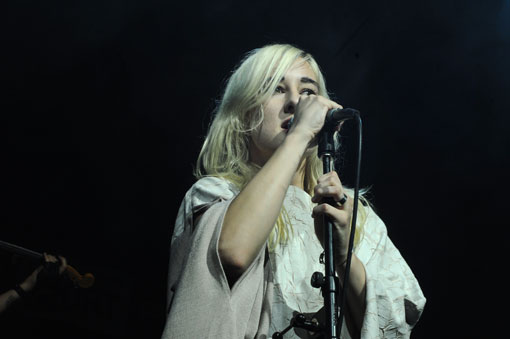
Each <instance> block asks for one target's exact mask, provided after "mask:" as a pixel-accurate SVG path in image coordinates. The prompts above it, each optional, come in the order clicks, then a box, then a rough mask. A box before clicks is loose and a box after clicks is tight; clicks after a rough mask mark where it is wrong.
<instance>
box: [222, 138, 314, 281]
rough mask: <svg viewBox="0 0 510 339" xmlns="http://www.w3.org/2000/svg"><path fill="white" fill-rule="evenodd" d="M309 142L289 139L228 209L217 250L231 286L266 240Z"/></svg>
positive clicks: (300, 139) (304, 139) (301, 139)
mask: <svg viewBox="0 0 510 339" xmlns="http://www.w3.org/2000/svg"><path fill="white" fill-rule="evenodd" d="M308 142H309V140H307V139H306V138H305V137H303V136H301V135H299V134H297V135H288V136H287V137H286V138H285V140H284V142H283V144H282V145H281V146H280V147H279V148H278V149H277V150H276V152H275V153H274V154H273V156H272V157H271V158H270V159H269V160H268V162H267V163H266V164H265V165H264V166H263V167H262V169H261V170H260V171H259V172H258V173H257V174H256V175H255V177H254V178H253V179H252V180H251V181H250V183H249V184H248V185H247V186H246V187H245V188H244V189H243V190H242V191H241V193H239V195H238V196H237V197H236V198H235V199H234V201H233V202H232V203H231V205H230V206H229V208H228V210H227V212H226V214H225V219H224V221H223V229H222V232H221V235H220V239H219V245H218V246H219V254H220V258H221V260H222V264H223V266H224V268H225V273H226V274H227V278H228V280H229V283H230V284H231V285H232V284H233V283H234V282H235V281H236V280H237V278H239V277H240V276H241V274H242V273H243V272H244V271H245V270H246V269H247V268H248V266H249V265H250V264H251V262H252V261H253V260H254V259H255V257H256V256H257V254H258V253H259V252H260V250H261V249H262V246H264V244H265V242H266V240H267V238H268V237H269V234H270V233H271V230H272V229H273V226H274V224H275V221H276V219H277V217H278V214H279V213H280V209H281V206H282V203H283V199H284V197H285V193H286V192H287V189H288V187H289V185H290V183H291V181H292V179H293V177H294V175H295V173H296V171H297V169H298V166H299V164H300V162H301V158H302V155H303V154H304V152H305V150H306V147H307V146H308Z"/></svg>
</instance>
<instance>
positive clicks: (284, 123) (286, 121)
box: [281, 118, 291, 130]
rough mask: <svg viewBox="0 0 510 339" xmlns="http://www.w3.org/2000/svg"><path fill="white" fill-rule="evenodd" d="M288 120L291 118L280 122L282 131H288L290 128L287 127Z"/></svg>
mask: <svg viewBox="0 0 510 339" xmlns="http://www.w3.org/2000/svg"><path fill="white" fill-rule="evenodd" d="M290 120H291V118H288V119H286V120H285V121H284V122H282V125H281V126H282V128H283V129H286V130H288V129H289V127H290V126H289V125H290Z"/></svg>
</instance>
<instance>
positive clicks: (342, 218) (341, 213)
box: [312, 199, 352, 226]
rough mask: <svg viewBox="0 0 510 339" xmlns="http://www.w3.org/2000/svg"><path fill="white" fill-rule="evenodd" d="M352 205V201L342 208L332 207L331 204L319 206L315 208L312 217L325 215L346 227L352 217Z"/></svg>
mask: <svg viewBox="0 0 510 339" xmlns="http://www.w3.org/2000/svg"><path fill="white" fill-rule="evenodd" d="M351 205H352V203H351V200H350V199H349V200H348V201H347V202H346V203H345V204H344V205H343V206H340V207H335V206H331V205H330V204H319V205H317V206H315V207H314V208H313V210H312V217H313V218H317V217H319V216H321V215H325V216H327V217H329V218H331V219H332V220H335V221H337V222H338V223H339V224H340V225H342V226H346V225H347V224H348V223H349V219H350V216H351V213H350V211H351Z"/></svg>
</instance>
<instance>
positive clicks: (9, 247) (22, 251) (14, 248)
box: [0, 240, 42, 259]
mask: <svg viewBox="0 0 510 339" xmlns="http://www.w3.org/2000/svg"><path fill="white" fill-rule="evenodd" d="M0 249H3V250H6V251H8V252H11V253H16V254H19V255H23V256H26V257H30V258H33V259H41V258H42V254H41V253H37V252H35V251H32V250H29V249H27V248H23V247H21V246H18V245H14V244H10V243H8V242H5V241H2V240H0Z"/></svg>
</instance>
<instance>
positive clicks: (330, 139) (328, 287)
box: [312, 109, 361, 339]
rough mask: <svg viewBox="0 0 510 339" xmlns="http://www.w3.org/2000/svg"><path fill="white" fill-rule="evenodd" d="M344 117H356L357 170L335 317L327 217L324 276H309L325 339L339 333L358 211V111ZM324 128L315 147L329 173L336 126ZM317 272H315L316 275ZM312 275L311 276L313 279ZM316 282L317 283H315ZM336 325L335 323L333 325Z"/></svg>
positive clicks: (330, 225) (330, 233)
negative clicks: (318, 292)
mask: <svg viewBox="0 0 510 339" xmlns="http://www.w3.org/2000/svg"><path fill="white" fill-rule="evenodd" d="M344 111H345V113H346V116H345V117H344V118H343V119H342V121H343V120H347V119H351V118H356V120H357V123H358V152H357V167H356V179H355V187H354V206H353V214H352V222H351V233H350V237H349V246H348V251H347V261H346V268H345V274H344V281H343V288H342V296H341V299H340V314H339V315H338V316H337V310H338V307H337V299H336V296H337V294H336V293H337V290H338V279H337V278H336V276H335V257H334V244H333V223H332V221H331V219H330V218H328V217H324V226H325V229H324V241H323V244H324V265H325V276H324V277H323V278H322V279H320V278H319V279H317V277H312V285H313V286H314V287H321V288H322V294H323V296H324V309H325V312H326V319H325V320H326V324H325V328H324V331H325V333H324V334H325V337H326V338H328V339H336V338H339V337H340V334H341V332H342V322H343V314H344V309H345V299H346V291H347V288H348V282H349V272H350V268H351V259H352V249H353V245H354V234H355V232H356V219H357V214H358V213H357V212H358V200H359V177H360V165H361V118H360V116H359V112H358V111H356V110H353V109H344ZM339 123H340V121H339V122H338V123H336V124H328V125H325V126H324V127H323V129H322V131H321V134H320V136H319V145H318V156H319V158H322V164H323V171H324V173H328V172H331V171H332V169H333V164H334V157H335V144H334V133H335V131H336V129H337V126H338V124H339ZM325 202H326V203H329V204H331V205H334V204H335V201H332V199H328V200H327V201H325ZM316 273H317V272H316ZM315 275H316V274H314V276H315ZM314 280H315V281H314ZM317 280H319V281H317ZM337 322H338V323H337Z"/></svg>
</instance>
